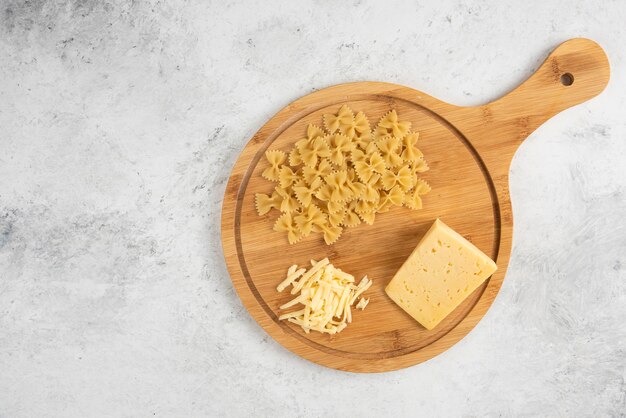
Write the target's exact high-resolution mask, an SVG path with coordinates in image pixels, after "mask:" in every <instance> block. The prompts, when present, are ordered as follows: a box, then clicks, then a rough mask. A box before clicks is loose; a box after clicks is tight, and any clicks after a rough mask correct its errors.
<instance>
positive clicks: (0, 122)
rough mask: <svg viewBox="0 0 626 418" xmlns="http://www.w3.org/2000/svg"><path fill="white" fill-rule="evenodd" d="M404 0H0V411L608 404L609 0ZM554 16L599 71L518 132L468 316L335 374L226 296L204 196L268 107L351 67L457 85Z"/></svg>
mask: <svg viewBox="0 0 626 418" xmlns="http://www.w3.org/2000/svg"><path fill="white" fill-rule="evenodd" d="M383 3H384V4H386V5H383ZM420 3H421V4H420ZM420 3H417V2H406V1H404V2H375V1H359V0H357V1H352V2H333V1H328V0H326V1H317V2H295V1H293V2H287V1H285V2H266V1H248V2H245V3H244V2H235V1H221V2H218V1H208V2H207V1H194V0H192V1H185V2H183V1H173V0H172V1H165V2H160V1H153V2H146V1H134V2H125V1H119V2H111V1H68V2H63V1H40V0H32V1H28V2H26V1H13V0H10V1H3V2H1V4H0V132H1V133H0V416H1V417H42V416H55V417H56V416H58V417H61V416H63V417H88V416H98V417H100V416H102V417H105V416H111V417H143V416H162V417H196V416H198V417H200V416H233V417H237V416H277V417H279V416H285V417H293V416H312V417H318V416H326V415H327V414H332V415H333V416H334V415H337V416H385V415H388V416H396V417H403V416H407V417H408V416H428V417H430V416H446V417H447V416H450V417H453V416H550V417H558V416H563V417H573V416H582V417H605V416H607V417H608V416H612V417H618V416H622V417H623V416H624V414H625V413H626V382H625V379H626V221H625V219H626V118H625V114H624V109H625V107H626V80H625V74H626V62H625V61H624V60H625V58H626V49H625V47H624V45H626V28H625V27H624V22H625V21H626V3H624V2H620V1H603V2H599V1H598V2H594V1H584V0H572V1H568V2H556V1H535V0H530V1H524V2H519V1H511V2H505V1H501V2H491V4H490V5H488V4H483V2H478V1H462V2H461V1H456V2H447V3H446V4H436V3H439V2H431V3H426V2H420ZM576 36H586V37H589V38H592V39H595V40H596V41H598V42H599V43H600V44H602V45H603V46H604V48H605V49H606V51H607V53H608V55H609V58H610V61H611V64H612V68H613V75H612V79H611V82H610V84H609V87H608V88H607V90H606V91H605V92H604V93H603V94H602V95H601V96H599V97H598V98H596V99H594V100H592V101H590V102H587V103H584V104H582V105H581V106H578V107H576V108H573V109H570V110H568V111H566V112H564V113H562V114H560V115H558V116H557V117H555V118H554V119H552V120H550V121H549V122H548V123H546V124H545V125H544V126H542V127H541V128H540V129H539V130H538V131H536V132H535V133H534V134H533V135H532V136H531V137H530V138H529V139H528V140H527V141H526V142H525V143H524V144H523V146H522V147H521V148H520V150H519V151H518V153H517V155H516V157H515V160H514V162H513V165H512V168H511V193H512V199H513V205H514V212H515V219H516V225H515V240H514V248H513V255H512V259H511V264H510V268H509V271H508V274H507V278H506V280H505V282H504V286H503V288H502V291H501V293H500V294H499V296H498V298H497V299H496V301H495V304H494V305H493V307H492V309H491V310H490V311H489V312H488V314H487V315H486V317H485V318H484V320H483V321H482V322H481V323H480V324H479V325H478V326H477V327H476V328H475V330H474V331H473V332H472V333H471V334H470V335H469V336H468V337H467V338H465V339H464V340H462V341H461V342H460V343H459V344H457V345H456V346H455V347H453V348H452V349H451V350H449V351H448V352H446V353H444V354H442V355H440V356H439V357H437V358H435V359H433V360H431V361H429V362H427V363H425V364H422V365H419V366H416V367H412V368H409V369H405V370H402V371H398V372H392V373H384V374H375V375H355V374H349V373H343V372H338V371H334V370H330V369H326V368H323V367H320V366H317V365H315V364H312V363H309V362H307V361H305V360H302V359H300V358H299V357H297V356H295V355H293V354H291V353H290V352H288V351H286V350H285V349H283V348H282V347H281V346H280V345H278V344H277V343H275V342H274V341H273V340H272V339H271V338H270V337H268V336H267V335H266V334H265V332H264V331H263V330H262V329H261V328H260V327H259V326H258V325H257V324H256V323H255V322H254V321H253V320H252V319H251V318H250V316H249V315H248V314H247V312H246V311H245V309H244V308H243V307H242V305H241V303H240V301H239V299H238V298H237V296H236V294H235V293H234V291H233V287H232V285H231V283H230V280H229V277H228V274H227V272H226V269H225V266H224V262H223V258H222V254H221V249H220V244H219V227H220V206H221V200H222V194H223V191H224V187H225V182H226V179H227V177H228V173H229V171H230V169H231V166H232V164H233V162H234V160H235V158H236V156H237V154H238V152H239V151H240V150H241V149H242V148H243V146H244V144H245V143H246V141H247V140H248V138H249V137H250V136H251V135H252V134H253V133H254V132H255V131H256V130H257V129H258V128H259V126H260V125H261V124H262V123H263V122H265V121H266V120H267V119H268V118H269V117H271V116H272V115H273V114H274V113H275V112H276V111H277V110H278V109H280V108H281V107H283V106H284V105H286V104H287V103H289V102H290V101H291V100H293V99H295V98H297V97H299V96H301V95H303V94H305V93H308V92H310V91H312V90H314V89H318V88H322V87H325V86H328V85H332V84H336V83H341V82H346V81H353V80H382V81H390V82H396V83H400V84H405V85H408V86H412V87H415V88H418V89H420V90H423V91H425V92H427V93H430V94H432V95H434V96H436V97H439V98H441V99H443V100H446V101H449V102H452V103H456V104H462V105H474V104H480V103H484V102H486V101H489V100H491V99H494V98H496V97H498V96H499V95H501V94H503V93H505V92H506V91H508V90H509V89H511V88H512V87H514V86H515V85H517V84H518V83H519V82H520V81H521V80H523V79H524V78H525V77H527V76H528V75H529V74H531V73H532V71H533V69H534V68H536V67H537V65H538V64H539V63H540V62H541V60H542V59H543V58H544V57H545V55H546V54H547V53H548V52H549V51H550V50H551V49H552V48H553V47H555V46H556V45H557V44H558V43H559V42H561V41H564V40H566V39H568V38H571V37H576ZM307 387H309V388H312V390H315V394H313V395H310V394H308V393H306V392H303V388H307ZM318 391H319V392H318ZM317 393H319V395H317Z"/></svg>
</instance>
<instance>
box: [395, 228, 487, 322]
mask: <svg viewBox="0 0 626 418" xmlns="http://www.w3.org/2000/svg"><path fill="white" fill-rule="evenodd" d="M496 268H497V267H496V263H494V262H493V261H492V260H491V259H490V258H489V257H487V256H486V255H485V254H484V253H483V252H482V251H480V250H479V249H478V248H476V247H475V246H474V245H473V244H472V243H471V242H469V241H468V240H466V239H465V238H463V237H462V236H461V235H460V234H458V233H457V232H455V231H454V230H453V229H452V228H450V227H449V226H447V225H446V224H444V223H443V222H442V221H441V220H439V219H437V220H436V221H435V222H434V224H433V225H432V227H431V228H430V229H429V230H428V232H427V233H426V235H424V237H423V238H422V239H421V241H420V242H419V244H418V245H417V247H416V248H415V250H413V253H411V255H410V256H409V258H408V259H407V260H406V261H405V262H404V264H403V265H402V267H400V269H399V270H398V272H397V273H396V275H395V276H394V277H393V279H392V280H391V282H389V284H388V285H387V287H386V288H385V292H386V293H387V295H389V297H390V298H391V299H392V300H393V301H394V302H396V304H398V306H400V307H401V308H402V309H404V310H405V311H406V312H407V313H408V314H409V315H411V316H412V317H413V318H414V319H415V320H416V321H418V322H419V323H420V324H422V325H423V326H424V327H426V328H427V329H433V328H434V327H436V326H437V325H438V324H439V323H440V322H441V321H442V320H443V319H444V318H445V317H446V316H448V315H449V314H450V313H451V312H452V311H453V310H454V309H455V308H456V307H457V306H458V305H459V304H460V303H461V302H463V300H465V298H466V297H467V296H469V295H470V294H471V293H472V292H473V291H474V290H476V288H477V287H478V286H480V284H481V283H483V282H484V281H485V280H486V279H487V278H488V277H489V276H491V275H492V274H493V273H494V272H495V271H496Z"/></svg>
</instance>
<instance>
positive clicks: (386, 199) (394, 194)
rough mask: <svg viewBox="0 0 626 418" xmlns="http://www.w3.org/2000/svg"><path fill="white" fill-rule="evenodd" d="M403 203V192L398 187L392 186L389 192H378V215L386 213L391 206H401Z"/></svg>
mask: <svg viewBox="0 0 626 418" xmlns="http://www.w3.org/2000/svg"><path fill="white" fill-rule="evenodd" d="M403 202H404V192H403V191H402V189H401V188H400V186H394V187H393V188H392V189H391V190H389V191H385V190H383V191H381V192H380V200H379V202H378V213H383V212H387V211H388V210H389V209H391V207H392V206H402V203H403Z"/></svg>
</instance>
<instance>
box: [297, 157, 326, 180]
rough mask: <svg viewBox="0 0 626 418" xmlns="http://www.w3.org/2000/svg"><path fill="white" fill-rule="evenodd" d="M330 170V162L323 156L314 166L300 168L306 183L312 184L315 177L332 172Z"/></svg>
mask: <svg viewBox="0 0 626 418" xmlns="http://www.w3.org/2000/svg"><path fill="white" fill-rule="evenodd" d="M332 171H333V168H332V166H331V164H330V162H329V161H328V159H326V158H324V159H323V160H320V162H319V164H317V166H315V167H304V168H303V169H302V177H303V178H304V181H306V182H307V183H308V184H313V182H314V181H315V179H317V178H324V177H326V176H327V175H329V174H330V173H332Z"/></svg>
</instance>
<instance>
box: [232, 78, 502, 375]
mask: <svg viewBox="0 0 626 418" xmlns="http://www.w3.org/2000/svg"><path fill="white" fill-rule="evenodd" d="M363 84H368V83H353V84H350V85H344V86H335V87H331V88H329V89H326V90H322V91H319V92H316V93H313V94H311V95H309V96H305V97H303V98H301V99H299V100H297V101H296V102H294V103H293V104H292V105H290V106H288V107H287V108H285V109H283V110H282V111H281V112H279V113H278V114H277V115H276V116H275V117H274V118H272V119H271V120H270V121H269V122H268V123H267V124H266V125H264V126H263V127H262V128H261V129H260V130H259V132H258V133H257V134H256V135H255V136H254V137H253V138H252V140H251V141H250V142H249V143H248V145H247V146H246V147H245V149H244V151H243V152H242V154H241V156H240V158H239V160H238V161H237V163H236V165H235V168H234V169H233V174H232V175H231V179H230V181H229V186H228V187H227V191H226V194H225V200H224V207H223V214H222V240H223V247H224V255H225V258H226V260H227V264H228V268H229V272H230V274H231V278H232V280H233V283H234V285H235V288H236V290H237V292H238V294H239V296H240V298H241V299H242V301H243V303H244V305H245V306H246V308H247V309H248V311H249V312H250V313H251V315H252V316H253V318H254V319H255V320H256V321H257V322H258V323H259V324H260V325H261V326H262V327H263V328H264V329H265V330H266V331H267V332H268V333H269V334H270V335H271V336H272V337H273V338H274V339H276V340H277V341H278V342H279V343H280V344H282V345H283V346H284V347H286V348H287V349H289V350H291V351H293V352H294V353H296V354H298V355H300V356H302V357H304V358H306V359H308V360H311V361H314V362H316V363H318V364H321V365H324V366H328V367H332V368H336V369H340V370H347V371H357V372H379V371H387V370H395V369H399V368H402V367H407V366H410V365H414V364H417V363H420V362H422V361H425V360H428V359H429V358H432V357H434V356H435V355H437V354H439V353H440V352H442V351H444V350H445V349H447V348H449V347H450V346H452V345H453V344H454V343H455V342H457V341H458V340H460V339H461V338H462V337H463V336H464V335H466V334H467V333H468V332H469V331H470V330H471V329H472V328H473V327H474V326H475V324H476V323H477V322H478V321H479V320H480V318H481V317H482V316H483V315H484V313H485V312H486V310H487V309H488V308H489V306H490V305H491V303H492V301H493V298H494V297H495V294H496V293H497V291H498V290H499V287H500V285H501V281H502V277H503V273H504V272H502V274H499V273H498V272H497V273H496V274H495V275H494V276H493V277H492V278H491V279H490V280H488V281H487V282H485V283H484V284H483V285H482V286H481V287H479V289H477V290H476V291H475V292H474V293H473V294H472V295H470V296H469V297H468V299H467V300H466V301H465V302H464V303H463V304H461V305H460V306H459V308H457V310H455V311H454V312H453V313H452V314H450V315H449V317H448V318H446V319H445V320H444V322H442V324H441V325H440V326H439V327H437V328H436V329H435V330H433V331H427V330H425V329H424V328H422V327H421V326H420V325H419V324H417V323H416V322H415V321H414V320H413V319H412V318H410V317H409V316H408V315H407V314H406V313H404V311H402V310H401V309H400V308H399V307H397V306H396V305H395V304H394V303H393V301H391V300H390V299H389V298H388V297H387V296H386V295H385V294H384V287H385V285H386V284H387V282H388V281H389V280H390V279H391V278H392V277H393V274H394V273H395V271H396V270H397V268H399V266H400V265H401V264H402V262H403V261H404V260H405V259H406V257H407V256H408V255H409V254H410V252H411V251H412V249H413V248H414V247H415V245H416V244H417V242H418V241H419V238H420V237H421V236H422V235H423V233H424V232H425V231H426V229H427V227H429V226H430V224H431V223H432V221H433V220H434V219H435V218H436V217H441V218H442V219H443V220H444V221H446V222H447V223H449V224H450V225H451V226H452V227H453V228H455V229H457V230H459V232H461V233H462V234H463V235H465V236H466V237H468V238H469V239H470V240H471V241H472V242H474V244H476V245H478V246H479V248H481V249H483V251H485V252H486V253H487V254H488V255H489V256H490V257H492V258H493V259H494V260H496V261H497V263H498V265H499V268H501V269H502V268H503V267H504V269H505V268H506V265H504V266H503V267H502V266H501V261H502V260H501V257H500V253H501V249H502V247H501V240H502V232H503V228H506V227H509V225H502V215H501V213H500V202H499V200H498V193H497V190H496V187H495V185H494V182H493V179H492V178H491V174H490V172H489V170H488V168H487V166H486V164H485V162H484V161H483V159H482V158H481V156H480V155H479V153H478V152H477V151H476V149H475V148H474V147H473V146H472V144H471V143H470V141H469V140H468V139H467V137H466V136H465V135H463V134H462V133H461V132H460V131H459V130H458V129H457V128H456V127H455V126H453V125H452V124H450V123H449V122H448V121H447V120H445V119H444V118H442V117H441V116H440V115H439V114H438V113H436V112H435V111H434V110H433V109H432V106H426V105H424V104H423V103H419V102H418V100H417V99H414V98H415V97H418V98H419V96H420V95H421V93H419V92H416V91H415V90H411V89H407V88H404V87H397V86H396V87H397V90H393V91H388V90H381V89H371V88H370V89H369V90H374V91H367V89H364V88H357V87H358V85H363ZM376 84H378V83H376ZM380 84H381V85H383V86H390V85H388V84H383V83H380ZM400 89H401V90H400ZM346 90H347V91H346ZM324 93H332V94H324ZM400 93H402V94H400ZM342 104H348V105H349V106H351V107H352V108H353V109H354V110H355V111H364V112H365V114H366V115H367V116H368V117H370V121H371V123H372V124H374V123H375V122H376V121H377V118H378V117H380V116H382V114H383V113H384V112H386V111H388V110H389V109H390V108H396V109H397V110H398V113H399V114H400V115H401V116H403V117H405V118H406V119H408V120H410V121H411V122H413V124H414V126H415V127H416V130H417V131H419V132H420V145H419V146H420V148H421V149H422V151H423V152H424V154H425V157H426V160H427V161H428V163H429V165H430V166H431V170H430V171H428V172H427V173H425V174H426V175H430V176H431V177H428V178H426V180H427V181H428V182H429V183H431V186H433V191H431V193H430V194H429V195H427V196H426V200H425V204H424V209H422V210H420V211H409V210H408V209H406V208H395V209H398V210H396V211H394V210H392V211H390V212H388V213H385V214H381V215H379V216H378V217H377V218H376V221H375V222H374V225H373V226H359V227H357V228H354V229H350V230H348V231H347V232H344V235H343V236H342V237H341V239H340V240H339V242H338V243H336V244H334V245H333V246H326V245H325V244H324V243H323V241H322V240H321V238H319V240H316V239H315V238H313V239H310V238H311V237H309V238H308V239H307V240H303V241H301V242H299V243H298V244H295V245H293V246H288V245H286V239H285V237H284V236H283V235H282V234H279V233H276V232H274V231H272V223H273V221H274V220H275V217H276V216H275V215H274V216H271V215H270V216H268V215H265V216H263V217H259V216H258V215H257V214H256V212H255V211H254V205H253V196H254V194H255V193H258V192H263V193H267V192H268V191H269V190H268V189H267V187H272V185H271V183H269V184H268V182H267V181H266V180H265V179H262V178H260V171H262V169H263V168H264V166H263V164H262V163H260V162H262V161H263V158H264V153H265V151H266V150H268V149H282V150H288V149H289V146H290V145H291V144H293V142H295V141H296V140H298V139H299V137H298V135H302V133H303V132H304V131H305V127H306V125H307V124H308V123H320V121H321V116H322V114H323V113H327V112H331V111H336V110H337V109H338V108H339V107H340V106H341V105H342ZM372 115H373V116H372ZM270 190H271V189H270ZM381 242H385V243H388V244H386V245H380V243H381ZM505 242H506V244H507V247H505V250H506V251H505V260H504V262H507V261H508V251H509V247H508V245H509V243H508V240H505ZM324 256H328V257H329V258H330V259H331V261H332V262H333V263H335V264H336V265H338V266H339V267H341V268H342V269H344V270H345V271H349V272H351V273H353V274H355V275H362V274H364V273H366V274H368V275H370V277H372V278H373V279H374V286H373V287H372V288H371V289H370V291H368V292H372V294H370V295H369V297H370V301H371V302H370V305H369V306H368V308H367V309H366V310H365V311H358V312H357V313H356V316H355V319H354V322H353V323H352V324H350V326H349V327H348V328H346V330H344V332H342V333H341V334H338V335H335V336H327V335H323V336H322V335H316V334H317V333H311V334H305V333H303V332H302V330H301V329H300V328H299V327H296V326H294V325H293V324H291V323H285V322H282V321H278V315H277V312H278V309H277V308H278V306H280V304H282V303H284V302H285V301H286V300H288V298H289V297H288V296H287V295H284V294H279V293H278V292H276V290H275V285H276V283H278V282H279V281H280V280H281V279H282V275H283V274H284V271H285V269H286V267H287V266H288V265H290V264H292V263H298V264H303V263H305V262H307V261H308V259H309V258H320V257H324ZM281 298H282V299H281ZM285 298H287V299H285Z"/></svg>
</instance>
